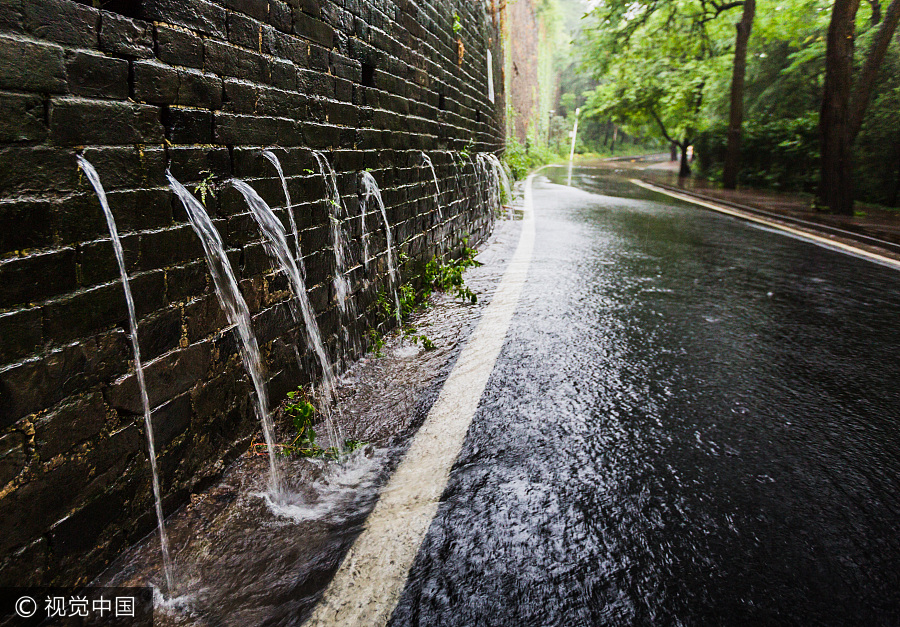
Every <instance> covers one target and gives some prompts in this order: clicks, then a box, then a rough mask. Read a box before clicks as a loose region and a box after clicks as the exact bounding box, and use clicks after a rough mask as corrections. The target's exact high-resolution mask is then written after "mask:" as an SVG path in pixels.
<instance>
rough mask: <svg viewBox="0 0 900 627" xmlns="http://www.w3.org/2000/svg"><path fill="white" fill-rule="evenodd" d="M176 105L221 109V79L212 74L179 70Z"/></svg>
mask: <svg viewBox="0 0 900 627" xmlns="http://www.w3.org/2000/svg"><path fill="white" fill-rule="evenodd" d="M179 78H180V83H179V86H178V99H177V100H176V102H177V104H180V105H187V106H193V107H203V108H206V109H221V108H222V93H223V88H222V79H220V78H219V77H218V76H215V75H214V74H206V73H204V72H199V71H195V70H181V71H180V72H179Z"/></svg>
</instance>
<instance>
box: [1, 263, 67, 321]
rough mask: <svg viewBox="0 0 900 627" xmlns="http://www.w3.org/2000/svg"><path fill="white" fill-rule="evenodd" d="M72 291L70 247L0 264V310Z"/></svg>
mask: <svg viewBox="0 0 900 627" xmlns="http://www.w3.org/2000/svg"><path fill="white" fill-rule="evenodd" d="M74 288H75V250H74V249H72V248H64V249H62V250H54V251H51V252H45V253H36V254H33V255H29V256H28V257H23V258H13V259H7V260H6V261H3V262H0V309H3V308H8V307H13V306H15V305H21V304H25V303H35V302H40V301H43V300H46V299H48V298H51V297H52V296H56V295H58V294H61V293H64V292H67V291H69V290H72V289H74Z"/></svg>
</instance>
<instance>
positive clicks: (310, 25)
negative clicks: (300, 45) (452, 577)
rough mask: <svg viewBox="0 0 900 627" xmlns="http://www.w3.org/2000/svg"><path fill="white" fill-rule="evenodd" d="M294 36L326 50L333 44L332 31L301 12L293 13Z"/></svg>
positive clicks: (326, 25) (321, 22) (327, 26)
mask: <svg viewBox="0 0 900 627" xmlns="http://www.w3.org/2000/svg"><path fill="white" fill-rule="evenodd" d="M294 34H295V35H299V36H300V37H303V38H304V39H309V40H310V41H314V42H316V43H317V44H321V45H323V46H325V47H326V48H331V46H332V45H333V44H334V29H333V28H332V27H331V26H329V25H328V24H326V23H325V22H323V21H321V20H317V19H316V18H314V17H312V16H310V15H307V14H306V13H304V12H302V11H295V12H294Z"/></svg>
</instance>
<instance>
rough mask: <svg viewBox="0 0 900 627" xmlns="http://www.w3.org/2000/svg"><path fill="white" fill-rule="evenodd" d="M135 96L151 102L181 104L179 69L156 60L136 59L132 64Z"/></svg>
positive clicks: (140, 99)
mask: <svg viewBox="0 0 900 627" xmlns="http://www.w3.org/2000/svg"><path fill="white" fill-rule="evenodd" d="M132 75H133V77H134V94H133V96H134V98H135V100H137V101H139V102H149V103H151V104H179V103H178V102H177V101H178V85H179V82H180V81H179V76H178V70H176V69H175V68H173V67H170V66H168V65H164V64H162V63H157V62H155V61H135V62H134V63H133V64H132Z"/></svg>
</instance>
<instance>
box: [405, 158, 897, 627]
mask: <svg viewBox="0 0 900 627" xmlns="http://www.w3.org/2000/svg"><path fill="white" fill-rule="evenodd" d="M543 173H544V174H545V176H544V177H541V178H539V179H538V180H537V181H536V182H535V191H534V203H535V215H536V220H537V224H536V226H537V243H536V247H535V254H534V259H533V261H532V265H531V270H530V274H529V278H528V282H527V284H526V287H525V292H524V293H523V296H522V300H521V301H520V303H519V308H518V310H517V312H516V315H515V317H514V319H513V324H512V327H511V329H510V332H509V335H508V336H507V340H506V344H505V346H504V349H503V351H502V353H501V356H500V360H499V362H498V364H497V366H496V368H495V369H494V372H493V374H492V376H491V379H490V381H489V383H488V387H487V390H486V392H485V395H484V397H483V398H482V400H481V406H480V408H479V410H478V413H477V414H476V416H475V419H474V421H473V424H472V426H471V428H470V430H469V433H468V436H467V439H466V443H465V445H464V447H463V452H462V454H461V456H460V457H459V459H458V460H457V463H456V465H455V467H454V470H453V472H452V474H451V477H450V482H449V484H448V486H447V489H446V491H445V493H444V496H443V501H442V503H441V507H440V509H439V512H438V516H437V517H436V519H435V520H434V522H433V524H432V526H431V528H430V530H429V533H428V535H427V537H426V539H425V541H424V543H423V545H422V547H421V549H420V551H419V554H418V556H417V558H416V561H415V563H414V565H413V568H412V570H411V572H410V578H409V581H408V582H407V585H406V588H405V590H404V593H403V595H402V597H401V600H400V604H399V605H398V607H397V609H396V610H395V613H394V615H393V618H392V620H391V625H393V626H394V627H399V626H401V625H467V626H468V625H517V626H520V625H634V624H653V625H714V624H727V625H744V624H746V625H767V624H779V625H781V624H797V625H816V624H828V625H837V624H898V622H900V534H898V533H897V531H896V528H897V525H898V522H900V422H898V418H900V384H898V381H900V333H897V332H896V330H895V327H896V326H897V321H898V320H900V289H898V288H900V275H898V273H897V272H896V271H894V270H891V269H889V268H885V267H881V266H878V265H876V264H872V263H869V262H867V261H864V260H861V259H857V258H854V257H851V256H847V255H843V254H839V253H837V252H834V251H831V250H828V249H824V248H821V247H818V246H815V245H813V244H810V243H807V242H803V241H799V240H796V239H792V238H789V237H786V236H784V235H781V234H777V233H773V232H769V231H767V230H764V229H760V228H755V227H753V226H750V225H747V224H744V223H741V222H738V221H736V220H734V219H731V218H728V217H724V216H720V215H717V214H714V213H712V212H709V211H706V210H703V209H700V208H696V207H693V206H690V205H687V204H683V203H679V202H677V201H672V200H670V199H668V198H666V197H664V196H660V195H656V194H653V193H651V192H647V191H645V190H642V189H640V188H638V187H636V186H634V185H631V184H629V183H628V182H627V180H626V179H624V178H621V177H616V176H614V175H613V174H610V173H603V172H601V171H598V170H579V169H577V168H576V170H575V172H574V173H573V178H572V183H573V186H574V188H572V187H566V186H564V185H563V183H565V181H566V175H567V173H566V170H565V168H549V169H546V170H544V171H543Z"/></svg>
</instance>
